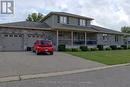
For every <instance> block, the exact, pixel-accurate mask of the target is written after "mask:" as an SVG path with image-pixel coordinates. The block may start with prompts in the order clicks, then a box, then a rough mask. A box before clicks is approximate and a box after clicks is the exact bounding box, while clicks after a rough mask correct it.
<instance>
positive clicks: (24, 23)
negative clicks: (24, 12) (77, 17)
mask: <svg viewBox="0 0 130 87" xmlns="http://www.w3.org/2000/svg"><path fill="white" fill-rule="evenodd" d="M0 27H10V28H26V29H41V30H51V29H63V30H78V31H88V32H97V33H111V34H124V33H121V32H119V31H115V30H111V29H107V28H103V27H99V26H95V25H90V26H75V25H69V24H60V23H59V24H58V25H56V27H51V26H49V25H48V24H46V23H44V22H43V23H37V22H27V21H22V22H14V23H5V24H0Z"/></svg>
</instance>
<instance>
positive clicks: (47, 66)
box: [0, 52, 106, 77]
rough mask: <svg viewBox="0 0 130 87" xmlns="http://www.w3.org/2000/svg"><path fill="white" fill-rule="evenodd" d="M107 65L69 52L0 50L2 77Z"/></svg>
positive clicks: (0, 75)
mask: <svg viewBox="0 0 130 87" xmlns="http://www.w3.org/2000/svg"><path fill="white" fill-rule="evenodd" d="M103 66H106V65H104V64H100V63H97V62H93V61H89V60H85V59H82V58H79V57H75V56H72V55H69V54H65V53H61V52H55V53H54V55H39V56H37V55H35V53H32V52H0V77H4V76H15V75H26V74H27V75H28V74H39V73H53V72H63V71H72V70H78V69H90V68H96V67H103Z"/></svg>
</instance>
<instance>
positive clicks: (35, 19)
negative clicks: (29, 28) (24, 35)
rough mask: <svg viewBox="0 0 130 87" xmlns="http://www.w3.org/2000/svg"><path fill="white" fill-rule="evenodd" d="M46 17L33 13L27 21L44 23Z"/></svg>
mask: <svg viewBox="0 0 130 87" xmlns="http://www.w3.org/2000/svg"><path fill="white" fill-rule="evenodd" d="M43 18H44V16H43V14H41V13H32V14H29V15H28V17H27V19H26V21H31V22H42V20H43Z"/></svg>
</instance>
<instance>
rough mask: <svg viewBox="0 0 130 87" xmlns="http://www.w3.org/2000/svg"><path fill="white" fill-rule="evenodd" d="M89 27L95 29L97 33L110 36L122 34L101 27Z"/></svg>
mask: <svg viewBox="0 0 130 87" xmlns="http://www.w3.org/2000/svg"><path fill="white" fill-rule="evenodd" d="M90 27H91V28H92V29H95V30H96V31H98V32H103V33H112V34H123V33H122V32H119V31H115V30H112V29H107V28H103V27H100V26H95V25H91V26H90Z"/></svg>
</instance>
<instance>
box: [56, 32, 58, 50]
mask: <svg viewBox="0 0 130 87" xmlns="http://www.w3.org/2000/svg"><path fill="white" fill-rule="evenodd" d="M58 45H59V31H58V30H57V31H56V46H57V49H58Z"/></svg>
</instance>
